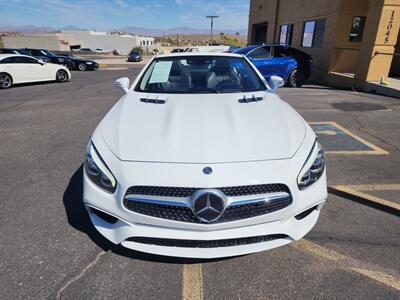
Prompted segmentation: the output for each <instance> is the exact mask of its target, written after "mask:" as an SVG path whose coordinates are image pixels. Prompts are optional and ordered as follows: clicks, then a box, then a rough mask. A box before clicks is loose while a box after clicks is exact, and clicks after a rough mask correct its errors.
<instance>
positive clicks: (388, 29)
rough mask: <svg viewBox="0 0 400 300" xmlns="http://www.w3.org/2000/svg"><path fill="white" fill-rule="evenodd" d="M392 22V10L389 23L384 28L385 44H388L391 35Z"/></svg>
mask: <svg viewBox="0 0 400 300" xmlns="http://www.w3.org/2000/svg"><path fill="white" fill-rule="evenodd" d="M393 22H394V10H393V11H392V13H391V15H390V18H389V22H388V24H387V26H386V33H385V44H387V43H389V38H390V34H391V33H392V28H393Z"/></svg>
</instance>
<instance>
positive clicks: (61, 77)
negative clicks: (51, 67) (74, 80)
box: [56, 69, 68, 82]
mask: <svg viewBox="0 0 400 300" xmlns="http://www.w3.org/2000/svg"><path fill="white" fill-rule="evenodd" d="M56 80H57V82H66V81H68V74H67V72H66V71H65V70H61V69H60V70H58V71H57V74H56Z"/></svg>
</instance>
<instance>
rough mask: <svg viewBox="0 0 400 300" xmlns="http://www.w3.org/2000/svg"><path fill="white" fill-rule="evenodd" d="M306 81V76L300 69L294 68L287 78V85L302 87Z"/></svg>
mask: <svg viewBox="0 0 400 300" xmlns="http://www.w3.org/2000/svg"><path fill="white" fill-rule="evenodd" d="M304 82H305V76H304V74H303V72H302V71H301V70H299V69H294V70H293V71H292V72H291V73H290V75H289V77H288V80H287V86H289V87H301V86H302V85H303V84H304Z"/></svg>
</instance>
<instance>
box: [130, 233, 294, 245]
mask: <svg viewBox="0 0 400 300" xmlns="http://www.w3.org/2000/svg"><path fill="white" fill-rule="evenodd" d="M287 237H288V236H287V235H285V234H270V235H259V236H251V237H244V238H236V239H226V240H211V241H203V240H178V239H162V238H149V237H132V238H129V239H127V241H131V242H135V243H141V244H148V245H155V246H165V247H183V248H219V247H233V246H242V245H249V244H257V243H263V242H268V241H273V240H277V239H284V238H287Z"/></svg>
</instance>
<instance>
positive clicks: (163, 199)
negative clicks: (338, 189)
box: [83, 53, 327, 258]
mask: <svg viewBox="0 0 400 300" xmlns="http://www.w3.org/2000/svg"><path fill="white" fill-rule="evenodd" d="M116 85H117V86H119V87H120V88H122V89H123V90H124V91H125V95H124V96H123V97H122V98H121V99H120V100H119V101H118V102H117V103H116V104H115V105H114V107H113V108H112V109H111V110H110V111H109V112H108V113H107V115H106V116H105V117H104V119H103V120H102V121H101V122H100V124H99V125H98V126H97V128H96V130H95V131H94V133H93V135H92V137H91V140H90V142H89V144H88V145H87V149H86V160H85V168H84V179H83V185H84V194H83V198H84V202H85V205H86V208H87V210H88V213H89V216H90V219H91V221H92V223H93V225H94V226H95V227H96V229H97V230H98V231H99V232H100V233H101V234H102V235H103V236H105V237H106V238H107V239H108V240H110V241H111V242H113V243H115V244H121V245H123V246H124V247H127V248H130V249H135V250H138V251H143V252H148V253H153V254H160V255H168V256H178V257H193V258H214V257H226V256H235V255H241V254H246V253H252V252H258V251H262V250H267V249H271V248H275V247H279V246H282V245H285V244H288V243H290V242H292V241H294V240H298V239H301V238H302V237H303V236H304V235H305V234H306V233H307V232H308V231H310V230H311V228H312V227H313V226H314V225H315V223H316V222H317V219H318V216H319V213H320V210H321V207H322V206H323V204H324V202H325V199H326V197H327V186H326V171H325V160H324V154H323V151H322V149H321V146H320V144H319V143H318V140H317V139H316V136H315V134H314V132H313V131H312V129H311V128H310V126H309V125H308V124H307V123H306V122H305V121H304V120H303V118H302V117H301V116H300V115H299V114H298V113H297V112H296V111H295V110H294V109H293V108H292V107H291V106H289V105H288V104H287V103H286V102H284V101H282V100H281V99H280V98H279V97H278V96H277V95H276V94H275V93H274V91H275V90H276V89H277V88H278V87H280V86H282V85H283V80H282V79H281V78H279V77H274V76H273V77H271V78H270V80H269V82H267V81H265V79H264V78H263V76H262V75H261V74H260V73H259V72H258V71H257V69H256V68H255V67H254V66H253V65H252V64H251V62H250V61H249V60H248V59H247V58H246V57H244V56H241V55H238V54H188V53H182V54H174V55H161V56H157V57H155V58H153V59H152V60H151V61H150V62H149V63H148V65H147V66H146V67H145V68H144V69H143V71H142V72H141V73H140V74H139V75H138V76H137V78H136V80H135V81H134V83H133V84H132V86H129V79H128V78H121V79H119V80H117V81H116Z"/></svg>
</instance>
